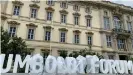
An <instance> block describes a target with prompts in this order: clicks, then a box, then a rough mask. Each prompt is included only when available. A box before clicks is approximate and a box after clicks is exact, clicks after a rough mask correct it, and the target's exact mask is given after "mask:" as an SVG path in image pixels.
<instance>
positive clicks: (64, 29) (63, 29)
mask: <svg viewBox="0 0 133 75" xmlns="http://www.w3.org/2000/svg"><path fill="white" fill-rule="evenodd" d="M59 30H60V31H68V29H66V28H59Z"/></svg>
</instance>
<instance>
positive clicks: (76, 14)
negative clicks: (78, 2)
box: [73, 12, 81, 16]
mask: <svg viewBox="0 0 133 75" xmlns="http://www.w3.org/2000/svg"><path fill="white" fill-rule="evenodd" d="M73 15H74V16H80V15H81V14H80V13H78V12H75V13H73Z"/></svg>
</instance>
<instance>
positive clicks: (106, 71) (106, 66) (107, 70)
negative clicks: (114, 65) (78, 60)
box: [100, 59, 109, 74]
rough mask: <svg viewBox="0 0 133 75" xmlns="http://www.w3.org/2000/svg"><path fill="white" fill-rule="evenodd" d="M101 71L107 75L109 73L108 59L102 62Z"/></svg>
mask: <svg viewBox="0 0 133 75" xmlns="http://www.w3.org/2000/svg"><path fill="white" fill-rule="evenodd" d="M100 71H101V72H102V73H105V74H107V73H108V72H109V68H108V62H107V61H106V59H101V60H100Z"/></svg>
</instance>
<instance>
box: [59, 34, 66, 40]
mask: <svg viewBox="0 0 133 75" xmlns="http://www.w3.org/2000/svg"><path fill="white" fill-rule="evenodd" d="M65 40H66V33H65V32H61V34H60V42H65Z"/></svg>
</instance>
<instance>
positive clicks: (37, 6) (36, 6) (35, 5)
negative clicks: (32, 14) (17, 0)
mask: <svg viewBox="0 0 133 75" xmlns="http://www.w3.org/2000/svg"><path fill="white" fill-rule="evenodd" d="M29 6H30V7H32V8H40V6H39V5H37V4H30V5H29Z"/></svg>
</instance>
